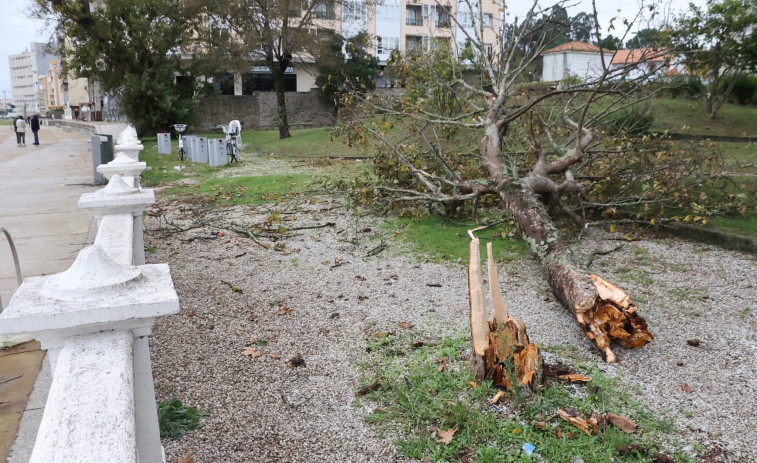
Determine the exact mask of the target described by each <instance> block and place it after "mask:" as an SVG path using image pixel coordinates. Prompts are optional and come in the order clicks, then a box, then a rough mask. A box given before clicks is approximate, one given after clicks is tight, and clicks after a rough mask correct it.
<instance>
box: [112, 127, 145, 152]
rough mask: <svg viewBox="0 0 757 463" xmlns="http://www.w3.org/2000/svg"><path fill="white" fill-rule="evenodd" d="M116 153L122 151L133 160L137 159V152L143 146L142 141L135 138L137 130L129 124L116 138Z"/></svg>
mask: <svg viewBox="0 0 757 463" xmlns="http://www.w3.org/2000/svg"><path fill="white" fill-rule="evenodd" d="M114 149H115V150H116V153H123V154H125V155H127V156H129V157H130V158H132V159H133V160H135V161H139V153H140V151H142V150H143V149H145V147H144V146H143V145H142V142H141V141H139V138H137V131H136V130H134V127H132V126H131V125H130V126H128V127H126V128H125V129H124V130H122V131H121V133H119V134H118V138H116V146H114Z"/></svg>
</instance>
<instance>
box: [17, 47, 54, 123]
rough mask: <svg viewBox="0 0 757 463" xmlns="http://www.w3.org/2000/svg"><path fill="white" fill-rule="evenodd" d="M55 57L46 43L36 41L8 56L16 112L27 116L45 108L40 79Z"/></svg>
mask: <svg viewBox="0 0 757 463" xmlns="http://www.w3.org/2000/svg"><path fill="white" fill-rule="evenodd" d="M54 59H57V57H56V56H55V55H52V54H49V53H48V52H47V51H46V44H44V43H35V42H33V43H31V45H30V47H29V49H27V50H26V51H24V52H23V53H19V54H17V55H10V56H8V65H9V68H10V74H11V88H12V91H13V101H14V104H15V105H16V112H18V113H20V114H23V115H25V116H26V115H31V114H36V113H39V112H41V111H42V110H43V109H44V103H43V101H44V100H43V99H42V100H41V96H42V95H40V86H39V79H40V77H41V76H44V75H45V73H46V72H47V68H48V65H49V64H50V62H51V61H52V60H54ZM40 73H41V74H40Z"/></svg>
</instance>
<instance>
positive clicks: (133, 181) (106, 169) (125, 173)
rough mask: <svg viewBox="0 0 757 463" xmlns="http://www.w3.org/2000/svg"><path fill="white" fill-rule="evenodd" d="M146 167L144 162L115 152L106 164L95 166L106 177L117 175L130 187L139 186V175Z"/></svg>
mask: <svg viewBox="0 0 757 463" xmlns="http://www.w3.org/2000/svg"><path fill="white" fill-rule="evenodd" d="M145 169H147V163H146V162H139V161H135V160H134V159H132V158H130V157H129V156H127V155H125V154H124V153H118V154H116V157H115V158H113V160H112V161H110V162H109V163H107V164H100V165H99V166H97V171H98V172H99V173H101V174H102V175H104V176H105V177H107V178H111V177H114V176H116V175H119V176H121V177H123V179H124V181H125V182H126V184H127V185H129V186H130V187H139V186H140V184H141V182H140V180H139V176H140V175H141V174H142V172H144V170H145Z"/></svg>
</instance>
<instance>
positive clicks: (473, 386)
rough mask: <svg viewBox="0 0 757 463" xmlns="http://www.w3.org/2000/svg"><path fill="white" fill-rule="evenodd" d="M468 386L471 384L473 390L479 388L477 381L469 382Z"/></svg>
mask: <svg viewBox="0 0 757 463" xmlns="http://www.w3.org/2000/svg"><path fill="white" fill-rule="evenodd" d="M444 364H445V365H446V364H447V363H446V362H445V363H444ZM439 371H441V370H439ZM468 384H470V387H472V388H473V389H476V388H477V387H478V384H476V382H475V381H468Z"/></svg>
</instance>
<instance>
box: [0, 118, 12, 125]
mask: <svg viewBox="0 0 757 463" xmlns="http://www.w3.org/2000/svg"><path fill="white" fill-rule="evenodd" d="M0 125H13V120H11V119H0Z"/></svg>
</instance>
